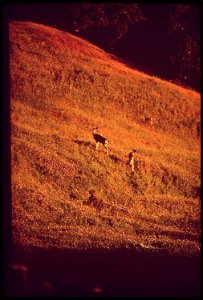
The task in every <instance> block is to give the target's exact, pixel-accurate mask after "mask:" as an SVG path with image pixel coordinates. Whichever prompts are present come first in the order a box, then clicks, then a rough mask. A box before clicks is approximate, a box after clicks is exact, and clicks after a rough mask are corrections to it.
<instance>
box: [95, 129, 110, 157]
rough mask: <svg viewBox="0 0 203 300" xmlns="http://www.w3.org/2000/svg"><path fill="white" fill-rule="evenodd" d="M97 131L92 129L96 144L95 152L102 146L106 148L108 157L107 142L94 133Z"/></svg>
mask: <svg viewBox="0 0 203 300" xmlns="http://www.w3.org/2000/svg"><path fill="white" fill-rule="evenodd" d="M97 129H98V127H97V128H93V137H94V140H95V142H96V150H99V144H102V145H103V146H104V147H105V148H106V151H107V155H109V147H108V140H107V139H106V138H105V137H103V136H101V135H100V134H98V133H96V130H97Z"/></svg>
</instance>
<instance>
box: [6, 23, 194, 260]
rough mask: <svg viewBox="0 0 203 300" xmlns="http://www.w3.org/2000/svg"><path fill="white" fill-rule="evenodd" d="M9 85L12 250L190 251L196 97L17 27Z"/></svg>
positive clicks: (76, 43)
mask: <svg viewBox="0 0 203 300" xmlns="http://www.w3.org/2000/svg"><path fill="white" fill-rule="evenodd" d="M10 76H11V128H12V130H11V134H12V136H11V141H12V144H11V154H12V161H11V163H12V216H13V220H12V222H13V240H14V244H16V245H23V246H39V247H45V248H47V247H51V246H52V247H57V248H64V247H66V248H82V249H84V248H99V247H105V248H115V247H121V246H122V247H123V246H124V247H133V248H137V249H142V248H150V249H153V251H158V250H159V251H160V250H163V251H169V252H171V253H174V252H178V253H186V254H195V253H198V252H199V248H200V241H199V239H200V199H199V196H200V141H199V135H200V95H199V94H198V93H196V92H194V91H191V90H187V89H183V88H182V87H179V86H176V85H173V84H171V83H169V82H166V81H162V80H161V79H158V78H154V77H150V76H148V75H146V74H143V73H141V72H138V71H136V70H133V69H131V68H129V67H128V66H127V65H124V64H122V63H120V62H119V61H118V60H117V59H115V58H114V57H112V56H111V55H109V54H107V53H105V52H103V51H102V50H101V49H99V48H97V47H95V46H94V45H92V44H90V43H88V42H86V41H84V40H82V39H80V38H77V37H74V36H72V35H70V34H68V33H66V32H61V31H59V30H57V29H54V28H51V27H47V26H44V25H39V24H34V23H24V22H13V23H11V24H10ZM150 118H151V119H152V122H147V120H148V119H150ZM96 126H99V129H100V133H102V135H104V136H105V137H107V138H108V139H109V141H110V148H111V151H110V155H109V157H107V156H106V153H105V151H104V149H103V148H102V147H101V148H100V151H98V152H97V151H96V150H95V143H94V140H93V136H92V128H93V127H96ZM134 147H137V148H138V149H139V153H138V154H137V158H136V171H135V173H132V172H131V170H130V167H129V166H128V165H127V164H126V163H127V158H128V153H129V151H131V150H132V148H134ZM92 190H94V191H95V192H94V195H95V197H96V199H97V201H98V202H99V203H101V208H99V206H97V205H96V204H95V205H90V204H88V199H89V197H90V194H91V191H92Z"/></svg>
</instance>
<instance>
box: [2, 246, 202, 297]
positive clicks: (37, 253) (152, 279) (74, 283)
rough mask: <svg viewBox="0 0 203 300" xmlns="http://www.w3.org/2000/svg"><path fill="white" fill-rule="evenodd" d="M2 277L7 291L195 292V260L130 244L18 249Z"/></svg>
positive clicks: (22, 293)
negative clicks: (100, 247) (103, 247)
mask: <svg viewBox="0 0 203 300" xmlns="http://www.w3.org/2000/svg"><path fill="white" fill-rule="evenodd" d="M12 261H13V264H12V268H10V269H9V270H10V271H9V272H7V273H6V277H5V279H6V280H5V283H6V284H5V289H4V291H5V294H6V295H9V296H66V297H68V296H90V297H91V296H94V297H95V296H99V297H105V296H197V295H198V294H199V289H200V259H199V258H197V257H196V258H186V257H178V256H168V255H163V254H162V255H160V254H159V255H158V254H150V255H149V254H147V253H146V252H145V253H144V254H140V253H137V252H136V251H135V250H132V249H126V248H125V249H122V248H121V249H112V250H110V249H108V250H83V251H81V250H54V249H50V250H45V249H37V248H35V249H32V250H30V251H29V252H26V251H23V250H22V249H18V251H16V252H15V254H14V255H13V258H12Z"/></svg>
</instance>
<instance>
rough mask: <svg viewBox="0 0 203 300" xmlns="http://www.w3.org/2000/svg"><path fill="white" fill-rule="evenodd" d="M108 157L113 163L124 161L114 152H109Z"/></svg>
mask: <svg viewBox="0 0 203 300" xmlns="http://www.w3.org/2000/svg"><path fill="white" fill-rule="evenodd" d="M109 157H110V158H111V159H112V160H113V161H114V162H115V163H124V161H123V160H122V159H121V158H119V157H118V156H117V155H115V154H110V155H109Z"/></svg>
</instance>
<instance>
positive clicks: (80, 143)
mask: <svg viewBox="0 0 203 300" xmlns="http://www.w3.org/2000/svg"><path fill="white" fill-rule="evenodd" d="M73 142H74V143H76V144H78V145H82V146H89V147H93V145H92V143H91V142H89V141H81V140H73Z"/></svg>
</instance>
